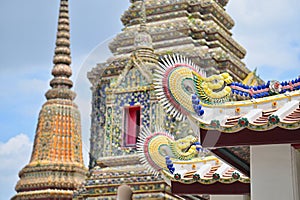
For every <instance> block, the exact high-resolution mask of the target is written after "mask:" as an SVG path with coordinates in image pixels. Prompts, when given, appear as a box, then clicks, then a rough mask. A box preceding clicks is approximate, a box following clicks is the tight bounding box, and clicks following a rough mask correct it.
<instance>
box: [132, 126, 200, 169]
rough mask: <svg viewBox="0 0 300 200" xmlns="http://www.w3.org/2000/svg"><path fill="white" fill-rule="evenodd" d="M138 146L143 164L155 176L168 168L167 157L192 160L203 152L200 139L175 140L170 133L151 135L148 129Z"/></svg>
mask: <svg viewBox="0 0 300 200" xmlns="http://www.w3.org/2000/svg"><path fill="white" fill-rule="evenodd" d="M137 146H138V152H139V155H140V159H141V161H142V163H145V166H146V167H147V168H148V169H149V171H151V172H153V173H154V174H156V173H157V172H158V171H161V170H162V169H164V168H167V164H166V162H165V158H166V157H168V158H170V159H174V160H191V159H193V158H196V157H198V154H199V151H202V149H201V147H200V145H199V142H198V138H196V137H194V136H192V135H189V136H186V137H184V138H181V139H178V140H175V139H174V137H173V136H172V135H171V134H169V133H166V132H163V131H161V130H158V131H155V132H154V133H151V132H150V130H149V129H147V128H144V129H143V131H142V134H141V136H140V137H139V141H138V144H137ZM148 164H150V166H149V165H148ZM171 171H172V169H171Z"/></svg>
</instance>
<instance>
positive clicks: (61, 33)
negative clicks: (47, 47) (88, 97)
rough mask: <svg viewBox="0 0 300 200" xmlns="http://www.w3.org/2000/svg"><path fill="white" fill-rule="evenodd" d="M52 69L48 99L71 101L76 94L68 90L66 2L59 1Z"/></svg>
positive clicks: (68, 59) (69, 52) (69, 69)
mask: <svg viewBox="0 0 300 200" xmlns="http://www.w3.org/2000/svg"><path fill="white" fill-rule="evenodd" d="M53 64H54V67H53V69H52V75H53V76H54V78H53V79H52V80H51V81H50V86H51V87H52V88H51V89H50V90H48V92H47V93H46V98H47V99H48V100H49V99H69V100H73V99H74V98H75V96H76V94H75V93H74V92H73V91H71V90H70V89H71V88H72V86H73V82H72V81H71V80H70V79H69V77H70V76H71V75H72V69H71V67H70V64H71V50H70V20H69V5H68V0H61V1H60V8H59V17H58V27H57V35H56V47H55V53H54V58H53Z"/></svg>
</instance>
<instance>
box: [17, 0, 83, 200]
mask: <svg viewBox="0 0 300 200" xmlns="http://www.w3.org/2000/svg"><path fill="white" fill-rule="evenodd" d="M69 24H70V22H69V14H68V0H61V1H60V7H59V17H58V29H57V38H56V47H55V54H54V58H53V63H54V67H53V69H52V75H53V76H54V78H53V79H52V80H51V81H50V86H51V89H49V90H48V91H47V92H46V98H47V101H46V102H45V103H44V105H43V106H42V109H41V111H40V114H39V118H38V123H37V128H36V133H35V139H34V145H33V150H32V154H31V159H30V162H29V164H27V165H26V166H25V167H24V168H23V169H22V170H21V171H20V173H19V177H20V180H19V181H18V183H17V185H16V188H15V189H16V191H17V194H16V195H15V196H14V197H13V198H12V200H41V199H64V200H71V199H72V196H73V191H75V190H76V189H77V188H78V187H79V186H80V185H81V184H82V182H83V181H84V179H85V175H86V172H87V169H86V168H85V167H84V164H83V157H82V139H81V122H80V112H79V110H78V107H77V105H76V104H75V103H74V102H73V100H74V98H75V92H73V91H72V90H71V88H72V86H73V82H72V81H71V80H70V79H69V77H70V76H71V75H72V70H71V67H70V64H71V56H70V54H71V53H70V27H69Z"/></svg>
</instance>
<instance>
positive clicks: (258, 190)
mask: <svg viewBox="0 0 300 200" xmlns="http://www.w3.org/2000/svg"><path fill="white" fill-rule="evenodd" d="M250 154H251V169H250V170H251V171H250V174H251V199H254V200H265V199H272V200H282V199H285V200H299V194H298V190H299V188H298V187H299V186H298V180H299V177H298V176H299V152H298V151H297V150H295V149H294V148H293V147H292V146H291V145H290V144H277V145H261V146H251V148H250ZM297 163H298V167H297ZM299 191H300V190H299Z"/></svg>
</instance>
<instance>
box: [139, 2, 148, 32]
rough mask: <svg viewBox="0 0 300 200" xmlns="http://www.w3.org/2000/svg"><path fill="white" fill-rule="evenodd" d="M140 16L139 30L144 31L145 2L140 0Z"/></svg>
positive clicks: (145, 18) (145, 20)
mask: <svg viewBox="0 0 300 200" xmlns="http://www.w3.org/2000/svg"><path fill="white" fill-rule="evenodd" d="M140 15H141V24H140V29H141V30H143V31H145V30H146V23H147V15H146V6H145V0H142V6H141V11H140Z"/></svg>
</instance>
